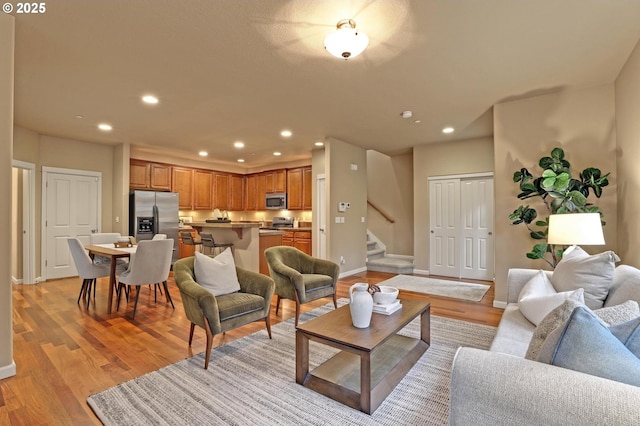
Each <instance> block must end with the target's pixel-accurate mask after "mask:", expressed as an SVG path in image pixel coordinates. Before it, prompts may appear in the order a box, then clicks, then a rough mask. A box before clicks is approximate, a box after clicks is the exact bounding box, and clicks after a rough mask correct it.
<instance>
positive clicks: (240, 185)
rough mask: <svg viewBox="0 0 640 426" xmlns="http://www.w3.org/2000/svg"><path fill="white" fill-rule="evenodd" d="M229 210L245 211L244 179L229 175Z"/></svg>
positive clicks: (239, 176)
mask: <svg viewBox="0 0 640 426" xmlns="http://www.w3.org/2000/svg"><path fill="white" fill-rule="evenodd" d="M229 210H233V211H240V210H244V178H243V176H241V175H229Z"/></svg>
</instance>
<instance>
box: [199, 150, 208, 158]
mask: <svg viewBox="0 0 640 426" xmlns="http://www.w3.org/2000/svg"><path fill="white" fill-rule="evenodd" d="M198 155H199V156H200V157H206V156H207V155H209V153H208V152H207V151H200V152H199V153H198Z"/></svg>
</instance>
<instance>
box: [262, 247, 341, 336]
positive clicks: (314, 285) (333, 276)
mask: <svg viewBox="0 0 640 426" xmlns="http://www.w3.org/2000/svg"><path fill="white" fill-rule="evenodd" d="M264 255H265V257H266V258H267V263H268V264H269V273H270V274H271V278H273V281H274V282H275V284H276V294H277V295H278V299H277V301H276V315H277V314H278V310H279V309H280V300H281V299H289V300H293V301H294V302H296V326H297V325H298V319H299V318H300V305H301V304H303V303H307V302H311V301H312V300H317V299H320V298H323V297H329V296H332V297H333V306H335V307H337V304H336V288H337V285H338V276H339V274H340V266H338V265H337V264H336V263H334V262H332V261H330V260H325V259H319V258H317V257H312V256H309V255H308V254H306V253H304V252H302V251H300V250H298V249H297V248H295V247H290V246H276V247H270V248H268V249H266V250H265V251H264Z"/></svg>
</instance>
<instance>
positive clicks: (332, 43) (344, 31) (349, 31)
mask: <svg viewBox="0 0 640 426" xmlns="http://www.w3.org/2000/svg"><path fill="white" fill-rule="evenodd" d="M368 45H369V37H367V35H366V34H365V33H363V32H360V31H358V30H356V23H355V22H354V21H353V20H351V19H343V20H342V21H340V22H338V25H337V30H336V31H334V32H333V33H331V34H329V35H328V36H327V37H326V38H325V39H324V48H325V49H327V52H329V53H331V54H332V55H333V56H335V57H337V58H341V59H342V58H344V59H349V58H354V57H356V56H358V55H359V54H361V53H362V52H364V49H366V48H367V46H368Z"/></svg>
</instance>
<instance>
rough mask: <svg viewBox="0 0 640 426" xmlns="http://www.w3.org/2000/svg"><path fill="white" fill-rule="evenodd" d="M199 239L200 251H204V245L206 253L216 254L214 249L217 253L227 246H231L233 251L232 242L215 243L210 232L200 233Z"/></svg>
mask: <svg viewBox="0 0 640 426" xmlns="http://www.w3.org/2000/svg"><path fill="white" fill-rule="evenodd" d="M200 241H201V242H202V252H203V253H204V249H205V247H206V248H207V249H208V252H209V253H208V254H216V249H217V250H218V254H219V253H221V252H222V251H223V250H224V249H226V248H227V247H231V250H232V251H233V243H216V242H215V240H214V239H213V235H212V234H207V233H204V232H202V233H200Z"/></svg>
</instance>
